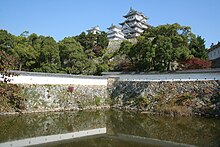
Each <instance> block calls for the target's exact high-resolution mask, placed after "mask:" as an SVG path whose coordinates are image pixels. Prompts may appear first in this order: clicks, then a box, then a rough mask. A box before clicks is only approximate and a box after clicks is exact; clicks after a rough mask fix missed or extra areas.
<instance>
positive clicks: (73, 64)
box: [59, 37, 96, 74]
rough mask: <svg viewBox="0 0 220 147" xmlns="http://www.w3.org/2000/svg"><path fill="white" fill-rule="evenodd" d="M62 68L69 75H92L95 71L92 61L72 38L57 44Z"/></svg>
mask: <svg viewBox="0 0 220 147" xmlns="http://www.w3.org/2000/svg"><path fill="white" fill-rule="evenodd" d="M59 50H60V58H61V65H62V68H63V69H64V70H65V71H66V72H67V73H70V74H93V73H94V72H95V70H96V67H95V65H94V63H92V60H89V59H88V58H87V55H86V54H85V52H84V51H83V47H82V46H81V45H80V43H79V42H77V41H76V40H75V39H74V37H67V38H64V39H63V40H62V41H60V42H59Z"/></svg>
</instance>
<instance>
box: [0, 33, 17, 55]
mask: <svg viewBox="0 0 220 147" xmlns="http://www.w3.org/2000/svg"><path fill="white" fill-rule="evenodd" d="M13 45H14V36H13V35H12V34H10V33H8V32H7V31H6V30H0V50H4V51H5V52H6V53H11V52H12V48H13Z"/></svg>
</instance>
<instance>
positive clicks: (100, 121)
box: [0, 110, 220, 147]
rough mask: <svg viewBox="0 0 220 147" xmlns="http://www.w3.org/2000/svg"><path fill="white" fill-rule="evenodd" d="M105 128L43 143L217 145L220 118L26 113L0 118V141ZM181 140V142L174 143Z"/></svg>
mask: <svg viewBox="0 0 220 147" xmlns="http://www.w3.org/2000/svg"><path fill="white" fill-rule="evenodd" d="M105 127H106V128H107V133H106V134H103V135H98V136H96V135H95V136H91V137H84V138H78V139H70V140H66V141H60V142H55V143H50V144H45V146H60V145H62V146H94V147H99V146H109V147H111V146H112V147H113V146H114V147H115V146H122V147H123V146H126V147H127V146H140V147H142V146H153V147H154V146H168V145H170V144H171V143H174V142H175V143H176V144H173V146H184V145H185V144H187V145H195V146H219V145H220V139H219V138H220V119H215V118H195V117H179V118H178V117H176V118H171V117H161V116H154V115H149V114H141V113H137V112H125V111H119V110H108V111H91V112H89V111H81V112H56V113H39V114H27V115H21V116H1V117H0V130H1V131H0V143H3V142H8V141H13V140H20V139H25V138H31V137H38V136H48V135H54V134H65V133H70V132H78V131H83V130H90V129H96V128H105ZM178 143H181V144H178Z"/></svg>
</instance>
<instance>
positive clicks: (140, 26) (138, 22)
mask: <svg viewBox="0 0 220 147" xmlns="http://www.w3.org/2000/svg"><path fill="white" fill-rule="evenodd" d="M123 17H124V18H125V19H126V20H125V21H124V22H122V23H120V25H121V27H118V26H115V25H111V26H110V27H109V28H108V30H109V31H108V32H107V37H108V39H109V40H123V39H130V38H135V37H137V36H140V35H141V33H143V32H144V29H147V28H149V27H150V25H148V24H147V22H146V21H147V19H148V18H147V17H146V16H145V15H144V14H143V13H141V12H138V11H136V10H134V9H132V8H130V10H129V12H128V13H127V14H126V15H125V16H123Z"/></svg>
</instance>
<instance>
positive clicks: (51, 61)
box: [32, 36, 60, 72]
mask: <svg viewBox="0 0 220 147" xmlns="http://www.w3.org/2000/svg"><path fill="white" fill-rule="evenodd" d="M32 41H33V40H32ZM35 42H37V43H36V44H35V47H36V48H37V51H38V53H39V57H38V58H37V62H36V63H35V64H34V69H33V71H40V72H59V69H60V56H59V47H58V44H57V43H56V41H55V40H54V39H53V38H52V37H44V36H39V37H38V38H37V40H35ZM38 45H40V47H39V48H38Z"/></svg>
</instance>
